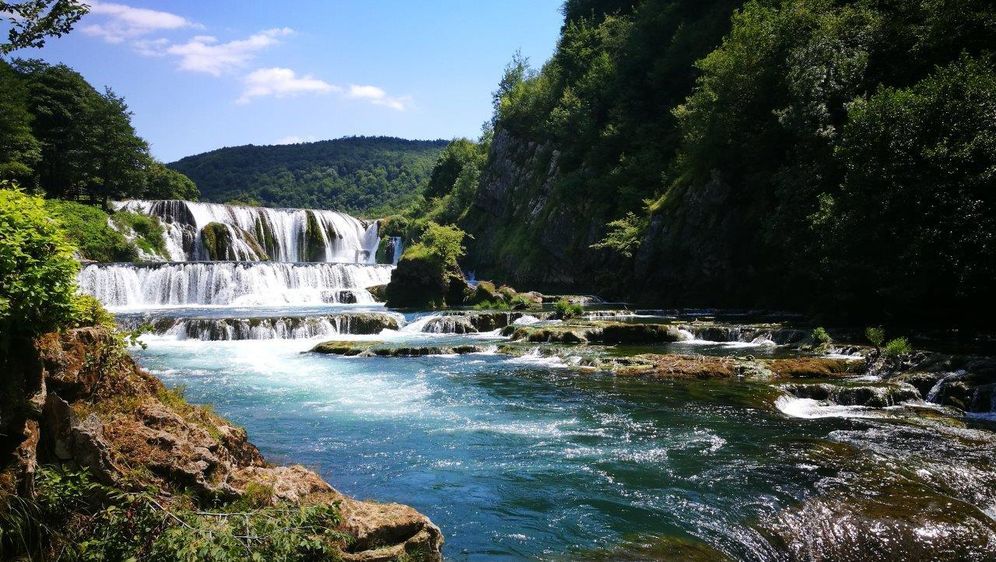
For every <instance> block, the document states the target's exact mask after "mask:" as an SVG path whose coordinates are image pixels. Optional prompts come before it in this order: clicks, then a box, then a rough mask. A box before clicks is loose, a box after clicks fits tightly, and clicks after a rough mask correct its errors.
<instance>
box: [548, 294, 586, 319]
mask: <svg viewBox="0 0 996 562" xmlns="http://www.w3.org/2000/svg"><path fill="white" fill-rule="evenodd" d="M553 309H554V310H555V311H556V312H557V316H559V317H560V318H562V319H564V320H568V319H570V318H577V317H578V316H581V315H582V314H584V307H583V306H581V305H580V304H577V303H572V302H571V301H569V300H567V299H565V298H564V299H560V300H558V301H557V302H555V303H553Z"/></svg>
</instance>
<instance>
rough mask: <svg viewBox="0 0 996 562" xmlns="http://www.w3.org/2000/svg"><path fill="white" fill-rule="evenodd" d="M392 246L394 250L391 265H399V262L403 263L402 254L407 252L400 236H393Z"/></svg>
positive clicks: (391, 239)
mask: <svg viewBox="0 0 996 562" xmlns="http://www.w3.org/2000/svg"><path fill="white" fill-rule="evenodd" d="M390 244H391V250H393V252H392V258H391V265H398V262H399V261H401V254H403V253H404V252H405V245H404V243H403V242H402V241H401V237H400V236H392V237H391V238H390Z"/></svg>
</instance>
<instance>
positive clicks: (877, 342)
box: [865, 326, 885, 349]
mask: <svg viewBox="0 0 996 562" xmlns="http://www.w3.org/2000/svg"><path fill="white" fill-rule="evenodd" d="M865 338H866V339H867V340H868V341H869V342H871V344H872V345H874V346H875V349H878V348H880V347H882V343H883V342H885V330H884V329H882V327H881V326H880V327H877V328H876V327H874V326H868V327H867V328H865Z"/></svg>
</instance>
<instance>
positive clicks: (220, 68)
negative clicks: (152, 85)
mask: <svg viewBox="0 0 996 562" xmlns="http://www.w3.org/2000/svg"><path fill="white" fill-rule="evenodd" d="M291 33H294V30H293V29H291V28H289V27H280V28H275V29H267V30H264V31H260V32H259V33H256V34H254V35H250V36H249V37H247V38H246V39H237V40H235V41H229V42H227V43H219V42H218V39H216V38H215V37H212V36H210V35H198V36H197V37H194V38H192V39H191V40H190V41H187V42H186V43H181V44H174V45H169V46H168V47H166V51H165V52H166V53H167V54H169V55H173V56H176V57H179V58H180V68H181V69H183V70H190V71H192V72H206V73H207V74H211V75H214V76H220V75H221V74H222V73H223V72H227V71H229V70H232V69H234V68H238V67H242V66H244V65H245V64H246V63H247V62H249V61H250V60H252V58H253V57H254V56H256V53H258V52H259V51H261V50H263V49H266V48H267V47H271V46H273V45H276V44H277V43H279V42H280V41H279V39H278V38H279V37H282V36H285V35H290V34H291Z"/></svg>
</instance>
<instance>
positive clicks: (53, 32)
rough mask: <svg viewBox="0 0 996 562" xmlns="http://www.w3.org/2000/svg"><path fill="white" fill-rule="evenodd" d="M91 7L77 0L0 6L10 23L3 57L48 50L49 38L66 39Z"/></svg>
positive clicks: (25, 1)
mask: <svg viewBox="0 0 996 562" xmlns="http://www.w3.org/2000/svg"><path fill="white" fill-rule="evenodd" d="M89 11H90V6H89V5H88V4H86V3H84V2H78V1H76V0H20V1H19V2H7V1H4V2H0V15H2V16H3V17H4V18H5V19H6V20H7V25H8V26H9V28H8V30H7V41H6V42H3V43H0V55H5V54H7V53H10V52H11V51H16V50H18V49H24V48H28V47H35V48H40V47H44V46H45V39H46V38H47V37H62V36H63V35H65V34H66V33H69V31H70V30H71V29H72V28H73V25H75V24H76V22H78V21H79V20H80V18H82V17H83V16H84V15H86V13H87V12H89Z"/></svg>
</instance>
